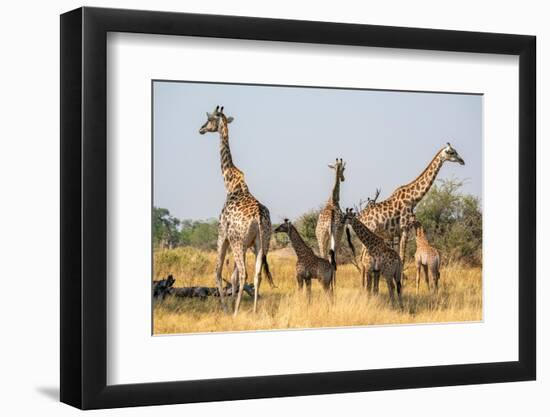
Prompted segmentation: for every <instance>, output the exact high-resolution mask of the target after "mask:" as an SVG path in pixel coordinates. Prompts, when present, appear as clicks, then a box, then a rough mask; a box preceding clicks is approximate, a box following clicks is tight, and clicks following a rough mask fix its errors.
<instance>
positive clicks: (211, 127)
mask: <svg viewBox="0 0 550 417" xmlns="http://www.w3.org/2000/svg"><path fill="white" fill-rule="evenodd" d="M222 121H225V123H231V122H232V121H233V118H232V117H227V116H226V115H225V114H224V113H223V106H222V107H221V108H220V106H216V108H215V109H214V112H213V113H208V112H206V123H205V124H203V125H202V126H201V128H200V129H199V133H200V134H201V135H204V134H205V133H207V132H218V131H219V129H220V126H221V125H222V123H221V122H222Z"/></svg>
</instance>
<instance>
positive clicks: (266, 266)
mask: <svg viewBox="0 0 550 417" xmlns="http://www.w3.org/2000/svg"><path fill="white" fill-rule="evenodd" d="M262 266H263V268H264V271H265V275H266V276H267V281H268V282H269V286H270V287H271V288H277V286H276V285H275V283H274V282H273V276H272V275H271V271H270V270H269V264H268V263H267V255H266V254H262Z"/></svg>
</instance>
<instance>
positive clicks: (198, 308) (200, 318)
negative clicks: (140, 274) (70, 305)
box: [153, 247, 482, 334]
mask: <svg viewBox="0 0 550 417" xmlns="http://www.w3.org/2000/svg"><path fill="white" fill-rule="evenodd" d="M215 258H216V254H215V252H214V251H212V250H203V249H197V248H193V247H178V248H174V249H157V250H155V253H154V271H155V272H154V274H155V277H154V279H162V278H164V277H166V276H167V275H168V274H172V275H173V276H174V278H176V283H175V286H176V287H188V286H208V287H214V286H215V279H214V270H215ZM228 258H229V259H231V258H232V256H231V254H229V256H228ZM253 260H254V256H253V254H252V253H249V254H248V256H247V262H248V275H249V282H251V281H252V276H253V275H252V274H253V270H254V269H253ZM295 262H296V258H295V254H294V252H293V250H292V249H290V248H284V249H279V250H275V251H271V252H270V253H269V263H270V268H271V271H272V273H273V278H274V281H275V284H276V286H277V287H276V288H270V286H269V283H268V282H267V280H266V279H265V278H264V280H263V282H262V284H261V289H260V294H261V297H260V300H259V305H258V312H257V313H256V314H253V312H252V305H253V303H252V299H251V298H250V297H249V296H248V295H246V294H244V295H243V302H242V304H241V309H240V311H239V314H238V316H237V317H233V315H232V314H226V313H224V312H223V310H222V308H221V305H220V300H219V298H217V297H209V298H207V299H206V300H201V299H197V298H179V297H167V298H166V299H165V300H164V301H162V302H155V304H154V320H153V328H154V333H155V334H169V333H194V332H222V331H247V330H260V329H290V328H298V329H299V328H314V327H340V326H366V325H380V324H404V323H429V322H462V321H479V320H481V319H482V274H481V267H478V266H468V265H467V264H465V263H461V262H458V261H450V263H447V264H443V265H442V268H441V280H440V289H439V293H438V294H437V295H436V294H434V293H432V292H429V291H428V289H427V287H426V285H425V282H424V279H423V278H422V281H421V285H420V292H419V294H418V295H417V294H416V291H415V284H414V278H415V273H416V272H415V270H414V267H413V265H412V263H409V264H407V266H406V268H405V273H406V275H407V277H408V280H406V281H405V285H404V289H403V304H404V309H403V310H400V309H399V308H398V307H396V306H392V305H391V304H390V303H389V300H388V292H387V288H386V284H385V282H384V281H383V279H381V281H380V293H379V295H378V296H373V295H371V296H368V295H367V293H366V292H365V291H364V290H362V289H361V285H360V276H359V273H358V271H357V269H356V268H355V267H354V266H353V265H352V264H344V265H339V266H338V271H337V284H336V296H335V302H334V303H330V302H329V301H328V300H327V298H326V296H325V295H324V294H323V292H322V289H321V286H320V284H319V283H318V282H317V281H315V280H314V281H313V284H312V288H313V296H312V299H311V302H308V300H307V298H306V296H305V294H303V293H302V292H300V291H298V290H297V285H296V279H295ZM228 269H229V268H227V267H226V268H224V277H225V278H226V279H228V278H229V276H230V274H231V271H230V270H228Z"/></svg>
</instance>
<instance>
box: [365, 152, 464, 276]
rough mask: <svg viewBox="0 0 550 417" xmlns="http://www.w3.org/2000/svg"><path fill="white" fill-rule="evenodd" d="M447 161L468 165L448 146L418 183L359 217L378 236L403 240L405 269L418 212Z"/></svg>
mask: <svg viewBox="0 0 550 417" xmlns="http://www.w3.org/2000/svg"><path fill="white" fill-rule="evenodd" d="M445 161H450V162H458V163H459V164H460V165H464V160H463V159H462V158H461V157H460V155H459V154H458V152H457V151H456V150H455V149H454V148H453V147H452V146H451V144H450V143H448V142H447V146H445V147H443V148H442V149H440V150H439V151H438V152H437V153H436V154H435V156H434V158H433V159H432V161H431V162H430V163H429V164H428V166H427V167H426V168H425V169H424V171H422V173H421V174H420V175H419V176H418V177H417V178H416V179H415V180H414V181H412V182H410V183H408V184H406V185H402V186H401V187H399V188H397V189H396V190H395V191H394V192H393V193H392V195H390V196H389V197H388V198H387V199H386V200H384V201H381V202H379V203H371V204H369V205H368V206H367V207H365V208H364V209H363V210H362V211H361V212H360V213H359V220H360V221H361V223H363V224H364V225H365V226H367V227H368V228H369V229H370V230H372V231H373V232H375V233H376V234H378V235H380V236H383V237H384V238H386V239H391V240H392V242H393V238H394V236H400V240H399V256H400V257H401V260H402V262H403V265H405V249H406V247H407V238H408V231H409V229H410V227H411V225H412V224H413V223H414V221H415V220H416V218H415V216H414V209H415V207H416V206H417V204H418V203H419V202H420V200H422V198H423V197H424V196H425V195H426V193H427V192H428V191H429V190H430V188H431V186H432V184H433V183H434V181H435V178H436V177H437V174H438V173H439V170H440V169H441V167H442V166H443V164H444V163H445Z"/></svg>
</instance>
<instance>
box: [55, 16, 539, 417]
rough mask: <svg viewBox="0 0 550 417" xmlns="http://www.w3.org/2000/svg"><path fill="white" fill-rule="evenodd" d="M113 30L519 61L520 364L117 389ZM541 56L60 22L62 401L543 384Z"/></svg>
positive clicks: (338, 30)
mask: <svg viewBox="0 0 550 417" xmlns="http://www.w3.org/2000/svg"><path fill="white" fill-rule="evenodd" d="M108 32H132V33H147V34H163V35H174V36H178V35H187V36H199V37H216V38H235V39H254V40H266V41H285V42H304V43H318V44H332V45H356V46H371V47H383V48H404V49H421V50H440V51H457V52H476V53H490V54H507V55H516V56H519V103H518V106H519V107H518V108H519V132H518V138H519V154H518V158H519V293H518V297H519V360H518V361H514V362H496V363H477V364H467V365H445V366H428V367H413V368H399V369H376V370H356V371H342V372H327V373H310V374H292V375H272V376H256V377H239V378H226V379H208V380H199V381H177V382H162V383H141V384H132V385H112V386H109V385H107V383H106V381H107V378H106V377H107V334H106V333H107V332H106V329H107V304H106V299H107V279H106V266H107V259H106V258H107V252H106V245H107V181H108V178H107V129H106V128H107V110H106V93H107V73H106V59H107V58H106V46H107V41H106V39H107V33H108ZM535 50H536V38H535V37H534V36H524V35H510V34H495V33H481V32H461V31H449V30H432V29H416V28H403V27H388V26H372V25H358V24H341V23H324V22H311V21H295V20H280V19H265V18H251V17H236V16H217V15H201V14H186V13H171V12H156V11H137V10H120V9H102V8H88V7H84V8H79V9H76V10H73V11H70V12H67V13H65V14H63V15H61V53H60V57H61V310H60V315H61V358H60V359H61V401H62V402H64V403H67V404H70V405H72V406H75V407H78V408H82V409H94V408H111V407H124V406H143V405H157V404H175V403H191V402H202V401H220V400H238V399H251V398H268V397H283V396H298V395H313V394H329V393H344V392H358V391H376V390H388V389H402V388H421V387H435V386H449V385H464V384H482V383H496V382H507V381H525V380H533V379H535V378H536V259H535V258H536V137H535V136H536V131H535V123H536V120H535V108H536V92H535V85H536V84H535V83H536V81H535V80H536V77H535V75H536V74H535V67H536V65H535V63H536V55H535V54H536V52H535Z"/></svg>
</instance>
